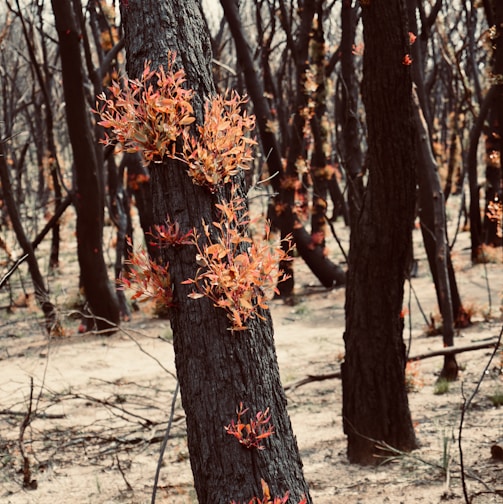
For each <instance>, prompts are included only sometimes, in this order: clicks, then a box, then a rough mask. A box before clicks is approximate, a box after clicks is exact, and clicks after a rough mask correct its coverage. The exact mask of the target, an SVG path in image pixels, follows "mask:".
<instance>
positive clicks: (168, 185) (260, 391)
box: [121, 0, 311, 504]
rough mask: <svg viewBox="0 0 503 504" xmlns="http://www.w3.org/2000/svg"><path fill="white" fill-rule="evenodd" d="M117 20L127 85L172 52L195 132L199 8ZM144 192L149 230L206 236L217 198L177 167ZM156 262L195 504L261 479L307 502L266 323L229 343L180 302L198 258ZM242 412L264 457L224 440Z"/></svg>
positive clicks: (145, 6)
mask: <svg viewBox="0 0 503 504" xmlns="http://www.w3.org/2000/svg"><path fill="white" fill-rule="evenodd" d="M121 14H122V20H123V26H124V33H125V40H126V51H127V71H128V74H129V76H130V77H131V78H138V77H139V76H140V75H141V73H142V71H143V65H144V62H145V60H147V59H148V60H150V61H151V62H152V63H151V68H158V67H159V66H161V65H165V64H166V63H167V53H168V50H172V51H176V54H177V64H182V65H183V66H184V68H185V70H186V73H187V85H188V86H189V87H190V88H192V89H193V90H194V91H195V97H194V99H193V100H192V105H193V107H194V112H195V115H196V117H197V121H198V122H199V123H200V122H201V121H202V108H203V101H204V99H205V98H207V97H208V96H209V95H210V94H212V93H213V92H214V87H213V82H212V80H211V72H210V62H211V49H210V41H209V36H208V34H207V31H206V26H205V24H204V23H203V20H202V16H201V12H200V6H199V4H198V2H196V1H195V0H190V1H186V0H169V1H167V2H158V1H157V0H129V1H128V2H127V4H125V3H123V4H122V5H121ZM236 182H237V181H236ZM151 183H152V188H153V208H154V217H155V220H156V223H158V224H160V223H163V222H165V219H166V216H169V218H170V219H172V221H176V222H177V223H178V224H179V226H180V228H181V232H182V233H185V232H187V231H189V230H191V229H194V228H196V229H198V230H201V227H202V224H201V222H202V221H204V222H206V223H208V224H209V225H210V226H211V222H213V221H214V220H215V216H216V213H215V208H214V204H215V203H216V202H218V201H219V199H218V198H219V196H218V195H212V194H210V193H209V192H208V191H206V190H204V189H202V188H200V187H198V186H196V185H194V184H193V182H192V180H191V179H190V177H189V176H188V174H187V172H186V170H185V168H184V165H182V164H180V163H179V162H177V161H172V160H165V161H164V162H163V163H159V164H155V165H152V166H151ZM162 254H163V259H164V260H165V261H169V265H170V274H171V280H172V283H173V286H174V296H175V303H176V307H175V308H173V309H172V313H171V325H172V328H173V342H174V348H175V361H176V368H177V375H178V379H179V382H180V391H181V395H182V404H183V407H184V409H185V413H186V422H187V436H188V446H189V453H190V461H191V466H192V472H193V474H194V484H195V488H196V492H197V497H198V501H199V502H200V503H201V504H228V503H229V502H230V501H231V500H233V499H234V500H236V501H241V502H244V501H246V502H248V501H249V500H250V499H251V498H252V497H253V496H254V495H257V496H260V497H261V496H262V491H261V479H263V480H265V481H266V482H267V483H268V484H269V485H270V488H271V494H272V495H281V496H283V495H284V494H285V492H286V491H287V490H289V491H290V493H291V496H292V499H293V500H294V501H298V500H299V499H300V497H301V496H302V495H304V494H305V495H306V497H307V499H308V502H311V501H310V498H309V491H308V487H307V484H306V482H305V480H304V477H303V475H302V463H301V461H300V457H299V453H298V449H297V444H296V440H295V437H294V436H293V433H292V428H291V425H290V420H289V417H288V413H287V411H286V398H285V394H284V391H283V388H282V385H281V382H280V378H279V370H278V364H277V360H276V354H275V349H274V342H273V332H272V321H271V318H270V315H269V313H268V312H264V313H263V315H264V317H265V319H264V320H263V321H261V320H259V319H255V320H252V323H250V324H249V327H248V329H247V330H246V331H242V332H241V333H240V334H233V333H232V332H230V331H229V330H228V328H227V327H228V319H227V317H226V315H225V313H224V312H223V311H221V310H218V309H217V308H215V307H214V306H213V303H212V302H211V301H210V300H208V299H207V298H202V299H199V300H191V299H189V298H188V297H187V295H188V294H189V293H190V292H191V290H192V289H191V287H190V286H188V285H183V284H182V283H181V282H183V281H184V280H186V279H187V278H193V277H194V275H195V273H196V270H197V268H198V266H197V263H196V251H195V248H194V247H191V246H182V247H177V248H173V247H169V248H168V249H165V248H164V249H162ZM240 402H243V404H244V406H245V407H249V408H250V411H251V412H253V413H255V412H258V411H259V410H262V411H264V410H265V409H266V408H267V407H270V411H271V414H272V422H273V423H274V425H275V431H276V434H274V435H273V436H271V437H270V438H268V440H267V447H266V449H265V450H262V451H257V450H253V449H247V448H244V447H243V446H242V445H240V444H239V443H238V442H237V441H236V440H235V439H234V438H233V437H232V436H229V435H227V434H226V432H225V430H224V426H225V425H227V424H229V423H230V421H231V419H233V418H235V415H236V407H237V406H238V405H239V404H240Z"/></svg>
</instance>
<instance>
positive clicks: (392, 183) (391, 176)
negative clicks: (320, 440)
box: [342, 0, 416, 464]
mask: <svg viewBox="0 0 503 504" xmlns="http://www.w3.org/2000/svg"><path fill="white" fill-rule="evenodd" d="M362 14H363V27H364V31H363V33H364V42H365V52H364V57H363V72H364V73H363V85H362V92H363V100H364V104H365V110H366V117H367V126H368V170H369V180H368V185H367V188H366V193H365V196H364V199H363V206H362V210H361V213H360V215H359V218H358V220H357V222H355V223H354V225H352V227H351V240H350V241H351V243H350V253H349V270H348V285H347V291H346V331H345V334H344V340H345V344H346V355H345V361H344V363H343V366H342V378H343V419H344V431H345V433H346V434H347V436H348V457H349V460H350V462H355V463H361V464H378V463H379V462H380V460H379V459H378V458H376V455H378V454H381V455H382V454H384V453H383V451H381V450H380V449H379V447H378V446H377V445H376V442H379V441H382V442H385V443H388V444H389V445H392V446H394V447H395V448H398V449H400V450H405V451H408V450H411V449H413V448H415V447H416V439H415V434H414V429H413V426H412V421H411V417H410V411H409V405H408V399H407V392H406V389H405V364H406V357H405V345H404V343H403V338H402V333H403V320H402V318H401V317H400V314H401V311H402V306H403V304H402V303H403V285H404V279H405V277H406V275H407V273H408V268H409V260H410V253H411V247H412V224H413V220H414V201H415V166H416V160H415V155H414V152H415V136H414V134H415V132H414V127H413V108H412V83H411V76H410V68H409V67H408V66H406V65H404V64H403V57H404V55H405V54H407V53H408V52H409V44H408V33H407V22H406V14H405V5H404V1H402V0H372V2H370V3H369V4H368V5H364V6H362Z"/></svg>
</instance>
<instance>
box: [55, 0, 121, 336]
mask: <svg viewBox="0 0 503 504" xmlns="http://www.w3.org/2000/svg"><path fill="white" fill-rule="evenodd" d="M52 7H53V11H54V17H55V20H56V30H57V33H58V38H59V43H60V45H59V47H60V53H61V65H62V71H63V91H64V96H65V103H66V118H67V123H68V131H69V135H70V141H71V144H72V150H73V156H74V163H75V172H76V180H77V194H76V198H75V200H76V202H75V206H76V211H77V254H78V259H79V265H80V274H81V281H82V285H83V287H84V291H85V296H86V298H87V300H88V302H89V305H90V308H91V311H92V314H93V315H95V316H96V317H97V319H96V327H97V329H98V330H99V331H103V332H105V333H110V332H114V331H115V330H116V325H117V324H118V323H119V320H120V316H119V305H118V302H117V298H116V297H115V293H114V291H113V289H112V286H111V285H110V282H109V280H108V275H107V267H106V264H105V259H104V257H103V243H102V242H103V208H104V195H103V187H102V183H101V182H102V181H101V178H102V176H101V173H100V170H101V167H100V166H99V165H98V161H97V159H96V151H95V142H94V139H93V134H92V131H93V130H92V127H91V123H90V118H89V109H88V106H87V102H86V98H85V94H84V87H83V74H82V62H81V55H80V42H79V41H80V35H79V32H78V30H77V27H76V23H75V19H74V14H73V10H72V4H71V2H70V1H69V0H52Z"/></svg>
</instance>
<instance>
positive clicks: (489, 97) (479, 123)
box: [467, 85, 497, 262]
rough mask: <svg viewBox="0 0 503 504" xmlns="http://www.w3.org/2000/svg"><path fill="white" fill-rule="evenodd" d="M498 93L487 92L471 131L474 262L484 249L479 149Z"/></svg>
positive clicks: (469, 160) (469, 173)
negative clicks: (487, 119)
mask: <svg viewBox="0 0 503 504" xmlns="http://www.w3.org/2000/svg"><path fill="white" fill-rule="evenodd" d="M496 93H497V87H496V86H494V85H493V86H492V87H491V88H490V89H489V91H488V92H487V94H486V96H485V98H484V100H483V101H482V105H481V106H480V112H479V116H478V117H477V120H476V121H475V124H474V125H473V127H472V130H471V132H470V145H469V147H468V154H467V164H468V167H467V172H468V185H469V189H470V238H471V257H472V261H473V262H477V261H479V260H480V258H481V250H482V243H483V240H482V219H481V216H480V189H479V183H478V162H477V150H478V145H479V141H480V136H481V134H482V130H483V128H484V121H485V120H486V118H487V115H488V114H489V111H490V109H491V104H492V102H493V99H494V96H495V95H496Z"/></svg>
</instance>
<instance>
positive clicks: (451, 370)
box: [414, 95, 458, 380]
mask: <svg viewBox="0 0 503 504" xmlns="http://www.w3.org/2000/svg"><path fill="white" fill-rule="evenodd" d="M414 97H415V103H414V117H415V120H416V128H417V145H418V158H419V159H418V161H419V162H418V180H419V201H420V210H419V215H420V217H421V228H422V231H423V236H425V235H429V236H428V238H431V241H433V243H434V249H435V250H434V261H433V260H431V259H430V258H431V252H430V253H428V257H429V259H430V267H431V270H432V274H433V277H434V278H436V282H435V287H436V291H437V298H438V304H439V309H440V313H441V315H442V336H443V341H444V346H446V347H449V346H453V345H454V311H453V303H452V298H451V283H450V281H449V273H448V262H449V259H450V250H449V247H448V244H447V236H446V233H447V227H446V226H447V225H446V219H445V203H444V193H443V191H442V188H441V186H440V180H439V178H438V174H437V164H436V162H435V158H434V156H433V152H432V151H431V146H430V135H429V133H428V128H427V125H426V121H425V120H424V117H423V115H422V113H421V112H422V111H421V109H420V105H419V101H418V100H417V97H416V96H415V95H414ZM423 213H424V214H425V215H429V216H430V217H432V218H430V219H428V220H426V219H424V215H423ZM427 241H428V240H425V245H426V243H427ZM427 249H428V250H430V251H431V247H427ZM457 375H458V365H457V363H456V358H455V356H454V355H446V356H445V358H444V367H443V369H442V372H441V377H442V378H446V379H448V380H455V379H456V378H457Z"/></svg>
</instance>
